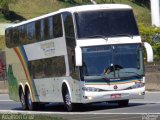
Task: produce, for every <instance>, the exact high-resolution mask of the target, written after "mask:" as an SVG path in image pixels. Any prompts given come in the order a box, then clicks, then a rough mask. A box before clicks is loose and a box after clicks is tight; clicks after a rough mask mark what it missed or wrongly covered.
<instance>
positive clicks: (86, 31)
mask: <svg viewBox="0 0 160 120" xmlns="http://www.w3.org/2000/svg"><path fill="white" fill-rule="evenodd" d="M75 18H76V25H77V35H78V38H89V37H94V36H104V37H114V36H125V35H127V36H128V35H130V36H133V35H139V32H138V28H137V24H136V21H135V18H134V15H133V12H132V10H107V11H92V12H91V11H89V12H80V13H75Z"/></svg>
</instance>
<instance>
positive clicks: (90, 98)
mask: <svg viewBox="0 0 160 120" xmlns="http://www.w3.org/2000/svg"><path fill="white" fill-rule="evenodd" d="M83 97H84V99H88V100H92V99H93V97H91V96H83Z"/></svg>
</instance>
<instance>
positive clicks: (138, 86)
mask: <svg viewBox="0 0 160 120" xmlns="http://www.w3.org/2000/svg"><path fill="white" fill-rule="evenodd" d="M144 85H145V84H144V83H142V82H135V85H133V86H132V89H134V88H140V87H144Z"/></svg>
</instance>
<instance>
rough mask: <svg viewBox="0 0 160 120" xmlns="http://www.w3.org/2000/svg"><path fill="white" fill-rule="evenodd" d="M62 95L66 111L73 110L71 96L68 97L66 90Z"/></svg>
mask: <svg viewBox="0 0 160 120" xmlns="http://www.w3.org/2000/svg"><path fill="white" fill-rule="evenodd" d="M63 97H64V104H65V107H66V108H67V111H69V112H70V111H72V110H73V103H72V102H71V97H70V94H69V91H68V90H66V92H65V94H64V96H63Z"/></svg>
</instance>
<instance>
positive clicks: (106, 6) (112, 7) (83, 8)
mask: <svg viewBox="0 0 160 120" xmlns="http://www.w3.org/2000/svg"><path fill="white" fill-rule="evenodd" d="M115 9H132V8H131V7H130V6H129V5H124V4H95V5H93V4H92V5H81V6H76V7H69V8H63V9H60V10H58V11H56V12H52V13H48V14H45V15H42V16H39V17H36V18H33V19H30V20H26V21H23V22H20V23H17V24H14V25H12V26H10V27H17V26H21V25H23V24H27V23H30V22H33V21H36V20H40V19H43V18H46V17H49V16H52V15H55V14H58V13H62V12H71V13H74V12H85V11H95V10H115Z"/></svg>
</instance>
